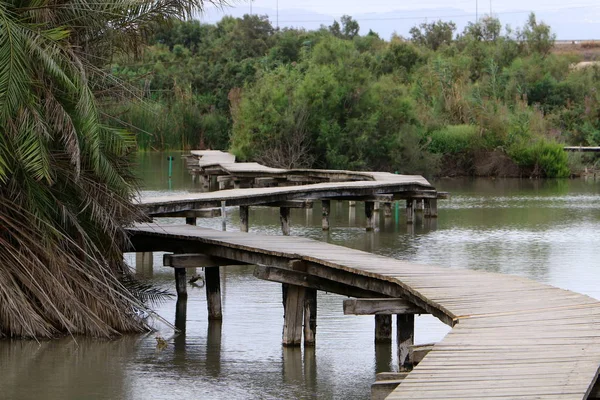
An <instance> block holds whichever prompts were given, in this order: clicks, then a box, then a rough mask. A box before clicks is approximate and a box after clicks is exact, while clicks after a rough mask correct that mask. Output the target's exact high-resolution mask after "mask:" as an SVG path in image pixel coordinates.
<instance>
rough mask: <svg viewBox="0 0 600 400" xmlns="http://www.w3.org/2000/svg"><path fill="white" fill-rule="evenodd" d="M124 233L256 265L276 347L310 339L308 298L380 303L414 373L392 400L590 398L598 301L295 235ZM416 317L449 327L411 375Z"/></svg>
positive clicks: (154, 244) (221, 260) (163, 246)
mask: <svg viewBox="0 0 600 400" xmlns="http://www.w3.org/2000/svg"><path fill="white" fill-rule="evenodd" d="M129 232H130V234H131V240H132V246H133V250H134V251H159V250H162V251H169V252H174V253H188V254H191V253H196V254H197V253H201V254H202V255H203V256H202V257H209V258H212V259H213V260H215V261H213V266H214V265H215V264H216V265H221V266H224V265H227V263H247V264H255V265H257V270H256V273H255V275H256V276H257V277H260V278H263V279H270V280H274V281H277V282H281V283H284V284H285V285H287V286H286V287H287V291H286V300H285V314H286V316H285V327H284V344H292V345H294V344H299V337H301V334H302V330H301V329H302V325H304V328H303V329H304V339H305V341H306V342H307V343H306V344H311V341H312V343H314V338H315V333H316V326H314V323H313V322H314V318H315V313H316V296H313V295H312V293H314V291H315V290H327V291H332V292H336V293H341V294H345V295H348V296H353V297H356V298H357V300H353V301H354V302H355V303H353V305H352V307H356V302H361V301H362V300H361V299H362V298H368V299H371V300H369V301H374V300H372V299H373V298H378V300H377V302H378V303H379V305H378V306H377V307H375V308H377V309H378V310H379V311H380V312H382V313H384V314H385V313H387V314H397V324H398V330H397V331H398V336H397V340H398V348H399V363H400V368H401V369H405V370H407V371H410V372H409V373H408V375H407V376H406V377H405V378H404V379H403V380H402V381H401V383H400V384H399V385H398V386H397V388H396V389H395V390H394V391H393V392H392V393H391V394H390V395H389V396H388V397H387V398H388V399H480V398H485V399H522V400H525V399H556V400H558V399H586V398H595V397H596V396H597V395H596V392H597V390H596V388H595V383H596V380H597V377H598V372H599V366H600V329H599V328H600V302H598V301H596V300H595V299H593V298H590V297H588V296H584V295H581V294H577V293H573V292H570V291H566V290H561V289H558V288H555V287H551V286H548V285H544V284H541V283H537V282H534V281H531V280H528V279H525V278H520V277H515V276H509V275H502V274H495V273H487V272H480V271H472V270H457V269H447V268H439V267H433V266H426V265H417V264H412V263H408V262H403V261H400V260H396V259H391V258H386V257H381V256H377V255H374V254H370V253H366V252H362V251H358V250H352V249H348V248H345V247H341V246H335V245H331V244H327V243H323V242H318V241H314V240H310V239H305V238H299V237H290V236H268V237H265V236H259V235H250V234H247V233H242V232H219V231H215V230H210V229H203V228H199V227H195V226H189V225H183V226H178V225H156V224H150V225H147V226H139V227H136V228H132V229H129ZM188 258H189V256H188ZM180 266H182V267H185V264H182V265H180ZM209 269H210V268H209ZM217 271H218V270H217ZM212 275H213V276H214V273H212ZM217 277H218V273H217ZM285 285H284V286H285ZM208 291H209V289H208V288H207V293H208ZM307 299H308V300H310V301H308V302H307V301H306V300H307ZM386 301H388V302H389V307H387V310H384V309H385V308H386V307H383V308H382V307H381V304H382V302H383V303H385V302H386ZM209 303H210V301H209ZM348 306H351V305H350V304H348ZM362 307H363V308H364V307H368V304H367V303H364V304H362ZM382 310H384V311H382ZM209 311H210V304H209ZM218 311H219V312H220V310H218ZM372 313H373V314H376V313H378V311H377V310H374V311H373V312H372ZM415 313H430V314H433V315H434V316H436V317H438V318H439V319H440V320H442V321H443V322H445V323H446V324H448V325H450V326H452V327H453V328H452V330H451V331H450V333H449V334H448V335H447V336H446V337H445V338H444V339H443V340H442V341H441V342H439V343H437V344H435V346H433V349H432V350H431V351H429V353H428V354H427V355H426V356H425V357H424V359H423V360H422V361H421V362H420V363H419V364H418V365H417V366H416V367H415V368H414V369H412V371H411V363H412V360H411V357H412V356H411V354H410V350H409V349H410V345H411V344H412V342H413V335H414V333H413V328H414V314H415ZM209 316H210V315H209ZM213 316H214V315H213ZM299 329H300V330H299ZM286 342H287V343H286Z"/></svg>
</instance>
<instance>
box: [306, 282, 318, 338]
mask: <svg viewBox="0 0 600 400" xmlns="http://www.w3.org/2000/svg"><path fill="white" fill-rule="evenodd" d="M316 335H317V290H316V289H310V288H307V289H305V291H304V346H314V345H315V342H316Z"/></svg>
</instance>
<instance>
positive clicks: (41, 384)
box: [0, 337, 140, 399]
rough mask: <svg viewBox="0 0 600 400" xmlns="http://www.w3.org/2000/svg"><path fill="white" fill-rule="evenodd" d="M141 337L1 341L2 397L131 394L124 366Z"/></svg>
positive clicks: (81, 396)
mask: <svg viewBox="0 0 600 400" xmlns="http://www.w3.org/2000/svg"><path fill="white" fill-rule="evenodd" d="M139 342H140V338H139V337H124V338H121V339H119V340H114V341H100V340H93V339H87V338H79V337H78V338H75V339H72V338H65V339H60V340H54V341H49V342H41V343H37V342H34V341H8V340H7V341H0V371H2V373H1V374H0V388H1V395H0V396H1V397H2V398H3V399H116V398H127V397H128V396H129V393H128V392H129V382H127V379H126V374H125V371H124V366H125V365H126V363H125V362H126V361H127V360H132V359H134V358H135V352H136V348H137V346H138V344H139Z"/></svg>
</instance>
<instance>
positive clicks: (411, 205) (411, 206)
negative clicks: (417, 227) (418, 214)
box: [406, 199, 415, 224]
mask: <svg viewBox="0 0 600 400" xmlns="http://www.w3.org/2000/svg"><path fill="white" fill-rule="evenodd" d="M414 222H415V200H414V199H406V223H407V224H412V223H414Z"/></svg>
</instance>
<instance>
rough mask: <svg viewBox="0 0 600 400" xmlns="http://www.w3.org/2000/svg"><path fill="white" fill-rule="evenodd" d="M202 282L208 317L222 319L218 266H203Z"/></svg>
mask: <svg viewBox="0 0 600 400" xmlns="http://www.w3.org/2000/svg"><path fill="white" fill-rule="evenodd" d="M204 282H205V287H206V307H207V309H208V319H209V320H221V319H223V311H222V309H221V276H220V275H219V267H208V268H205V270H204Z"/></svg>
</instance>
